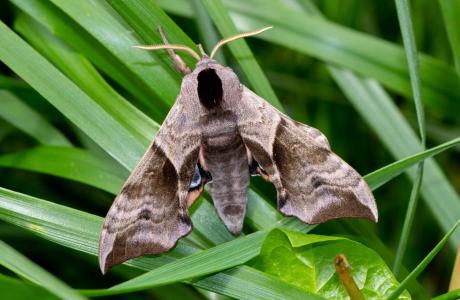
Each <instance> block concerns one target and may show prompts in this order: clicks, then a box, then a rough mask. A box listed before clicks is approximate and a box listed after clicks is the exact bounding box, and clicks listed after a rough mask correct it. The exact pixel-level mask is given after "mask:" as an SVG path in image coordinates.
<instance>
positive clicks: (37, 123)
mask: <svg viewBox="0 0 460 300" xmlns="http://www.w3.org/2000/svg"><path fill="white" fill-rule="evenodd" d="M0 105H1V107H2V109H0V118H2V119H4V120H5V121H7V122H8V123H10V124H11V125H13V126H14V127H16V128H18V129H20V130H22V131H24V132H25V133H27V134H28V135H30V136H31V137H33V138H34V139H36V140H37V141H38V142H40V143H41V144H44V145H56V146H70V142H69V140H67V138H66V137H65V136H64V135H63V134H62V133H61V132H60V131H59V130H57V129H56V128H55V127H53V125H51V124H50V123H49V122H48V121H47V120H46V119H44V118H43V117H42V116H41V115H40V114H38V113H37V112H35V111H34V110H33V109H32V108H30V107H29V106H28V105H27V104H25V103H24V102H22V101H21V99H19V98H18V97H16V96H15V95H14V94H12V93H11V92H9V91H7V90H0Z"/></svg>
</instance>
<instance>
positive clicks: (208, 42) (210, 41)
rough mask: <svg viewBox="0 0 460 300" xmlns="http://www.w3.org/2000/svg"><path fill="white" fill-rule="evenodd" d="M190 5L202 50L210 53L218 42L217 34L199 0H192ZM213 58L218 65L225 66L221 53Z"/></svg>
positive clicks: (218, 52) (225, 62)
mask: <svg viewBox="0 0 460 300" xmlns="http://www.w3.org/2000/svg"><path fill="white" fill-rule="evenodd" d="M191 4H192V7H193V10H194V12H195V15H196V17H195V22H196V25H197V27H198V32H199V34H200V37H201V43H202V45H203V48H204V50H205V51H206V53H211V51H212V48H214V46H215V45H217V43H218V42H219V41H220V37H219V34H218V33H217V30H216V28H215V27H214V24H213V23H212V19H211V18H210V17H209V15H208V12H207V11H206V9H205V8H204V6H203V3H202V2H201V0H192V1H191ZM214 57H215V60H217V61H218V62H219V63H221V64H223V65H226V64H227V61H226V59H225V56H224V54H223V51H217V53H216V54H215V55H214Z"/></svg>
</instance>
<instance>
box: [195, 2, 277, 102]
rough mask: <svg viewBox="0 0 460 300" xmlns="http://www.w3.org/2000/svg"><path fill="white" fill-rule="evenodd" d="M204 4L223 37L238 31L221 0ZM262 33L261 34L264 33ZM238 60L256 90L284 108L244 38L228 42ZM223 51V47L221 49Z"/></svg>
mask: <svg viewBox="0 0 460 300" xmlns="http://www.w3.org/2000/svg"><path fill="white" fill-rule="evenodd" d="M202 4H203V6H204V7H205V8H206V10H207V11H208V13H209V15H210V17H211V18H212V20H213V21H214V24H216V27H217V29H218V30H219V32H220V33H221V35H222V37H223V38H226V37H230V36H232V35H235V34H237V33H238V31H237V29H236V27H235V24H234V23H233V21H232V19H231V18H230V16H229V14H228V12H227V9H226V8H225V6H224V5H223V3H222V1H221V0H202ZM262 27H266V25H265V26H259V27H258V28H257V27H255V28H252V29H247V30H246V31H254V30H256V29H260V28H262ZM263 34H264V33H262V34H261V35H263ZM226 46H228V47H229V48H230V51H232V53H233V55H234V56H235V58H236V60H237V61H238V63H239V65H240V66H241V69H242V70H243V72H244V74H245V75H246V77H247V79H248V81H249V82H250V84H251V86H252V87H253V88H254V91H255V92H256V93H257V94H258V95H259V96H261V97H263V98H265V99H266V100H267V101H268V102H270V103H271V104H272V105H274V106H275V107H276V108H278V109H281V110H282V106H281V104H280V102H279V100H278V98H277V97H276V95H275V92H274V91H273V89H272V87H271V86H270V83H269V82H268V80H267V78H266V77H265V75H264V73H263V71H262V69H261V67H260V66H259V65H258V64H257V62H256V60H255V58H254V56H253V55H252V52H251V50H250V49H249V47H248V45H247V44H246V42H245V41H244V40H237V41H234V42H231V43H229V44H227V45H226ZM220 51H222V49H220Z"/></svg>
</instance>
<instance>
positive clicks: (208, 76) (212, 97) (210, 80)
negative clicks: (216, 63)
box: [197, 69, 224, 109]
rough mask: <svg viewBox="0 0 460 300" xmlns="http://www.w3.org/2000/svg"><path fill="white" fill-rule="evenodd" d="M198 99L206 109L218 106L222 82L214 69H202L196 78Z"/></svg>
mask: <svg viewBox="0 0 460 300" xmlns="http://www.w3.org/2000/svg"><path fill="white" fill-rule="evenodd" d="M197 80H198V98H199V99H200V102H201V104H202V105H203V106H204V107H206V108H207V109H212V108H215V107H217V106H219V105H220V103H221V102H222V98H223V94H224V92H223V89H222V81H221V80H220V78H219V76H218V75H217V74H216V70H214V69H204V70H203V71H201V72H200V73H199V74H198V76H197Z"/></svg>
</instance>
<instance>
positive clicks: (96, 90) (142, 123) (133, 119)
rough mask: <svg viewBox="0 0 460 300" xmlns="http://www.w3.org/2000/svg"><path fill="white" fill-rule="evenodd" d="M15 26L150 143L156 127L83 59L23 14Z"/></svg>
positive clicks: (98, 102) (29, 40)
mask: <svg viewBox="0 0 460 300" xmlns="http://www.w3.org/2000/svg"><path fill="white" fill-rule="evenodd" d="M14 24H15V28H16V29H17V30H18V31H19V32H20V33H21V35H22V36H24V37H25V38H26V39H27V41H28V42H29V44H31V45H32V46H33V47H35V49H37V50H38V51H40V53H41V54H42V55H44V56H45V57H46V58H47V59H48V60H49V61H51V62H52V63H53V64H54V65H55V66H57V67H58V68H59V69H60V71H61V72H63V73H64V74H65V75H66V76H67V77H68V78H70V79H71V80H72V81H73V82H74V83H75V84H76V85H77V86H78V87H79V88H80V89H82V90H83V91H84V92H85V93H86V94H87V95H88V96H90V97H91V99H92V100H93V101H95V102H96V103H97V104H99V105H100V106H101V108H103V109H104V110H105V111H106V112H107V113H109V114H110V115H111V116H112V117H113V118H114V119H115V120H116V121H117V122H118V123H120V124H121V125H123V127H125V128H126V129H128V130H129V132H131V134H132V135H134V136H135V137H136V139H138V140H140V141H142V142H143V143H144V144H145V145H148V144H149V143H150V141H151V139H152V137H153V136H154V134H155V133H156V131H157V130H158V128H159V125H158V124H157V123H155V122H153V121H152V120H151V119H150V118H149V117H147V116H146V115H145V114H144V113H142V112H141V111H140V110H138V109H137V108H136V107H134V106H133V105H132V104H131V103H129V102H128V101H126V100H125V99H124V98H123V97H122V96H120V94H118V93H117V92H116V91H115V90H114V89H113V88H112V87H111V86H110V85H109V84H108V83H107V82H106V81H105V79H104V78H103V77H102V76H101V75H100V74H99V73H98V71H97V70H96V69H95V68H94V67H93V65H91V63H90V62H89V61H88V60H87V59H86V58H85V57H83V56H82V55H81V54H79V53H77V52H75V51H74V50H72V49H70V48H69V47H68V46H67V45H65V44H64V43H63V42H62V41H61V40H59V39H58V38H56V37H55V36H53V35H52V34H51V32H49V31H48V30H47V29H46V28H45V27H44V26H43V25H41V24H40V23H38V22H36V21H35V20H33V19H32V18H31V17H28V16H27V15H25V14H23V13H20V14H19V15H18V16H17V17H16V19H15V23H14Z"/></svg>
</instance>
